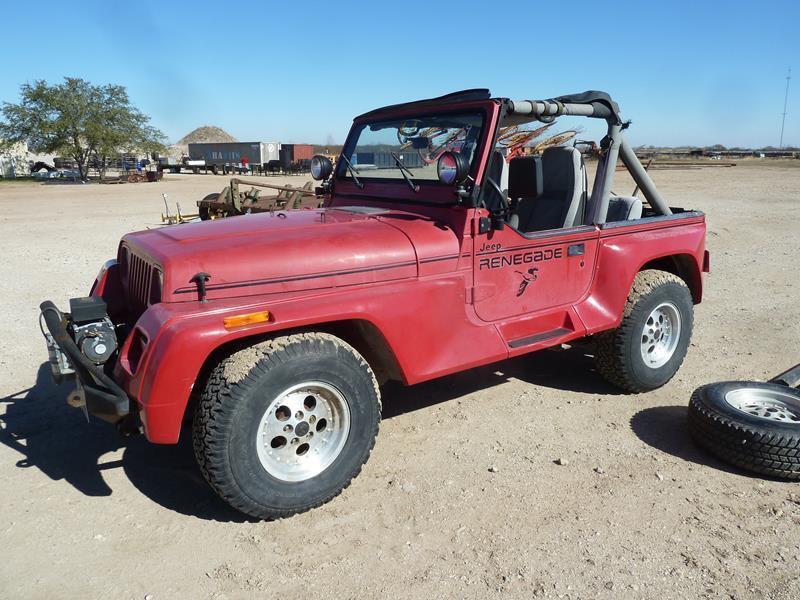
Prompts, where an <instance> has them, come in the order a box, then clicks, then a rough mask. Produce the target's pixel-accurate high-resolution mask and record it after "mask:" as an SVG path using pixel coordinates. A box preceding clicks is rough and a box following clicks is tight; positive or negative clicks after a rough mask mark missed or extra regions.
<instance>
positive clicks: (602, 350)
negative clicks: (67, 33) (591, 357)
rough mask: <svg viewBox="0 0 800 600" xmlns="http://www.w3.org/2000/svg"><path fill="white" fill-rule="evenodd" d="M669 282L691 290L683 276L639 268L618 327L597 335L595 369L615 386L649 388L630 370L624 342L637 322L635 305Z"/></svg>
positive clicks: (629, 389) (640, 389)
mask: <svg viewBox="0 0 800 600" xmlns="http://www.w3.org/2000/svg"><path fill="white" fill-rule="evenodd" d="M669 283H674V284H677V285H680V286H681V287H684V288H686V289H687V291H688V289H689V288H688V286H687V285H686V282H685V281H684V280H683V279H681V278H680V277H678V276H677V275H674V274H672V273H669V272H667V271H659V270H655V269H646V270H644V271H639V272H638V273H637V274H636V277H635V278H634V280H633V285H632V286H631V291H630V293H629V294H628V299H627V300H626V302H625V308H624V310H623V311H622V321H621V322H620V324H619V326H618V327H617V328H616V329H612V330H611V331H605V332H603V333H600V334H598V335H596V336H595V368H596V369H597V372H598V373H599V374H600V375H601V376H602V377H603V378H604V379H605V380H606V381H608V382H609V383H611V384H612V385H615V386H617V387H619V388H622V389H624V390H627V391H629V392H644V391H648V389H649V388H646V387H643V386H641V385H640V384H639V383H638V382H637V381H636V379H635V378H634V377H633V375H632V373H631V372H630V370H629V365H628V363H627V361H626V360H625V358H624V354H625V346H624V344H625V339H626V336H627V335H628V334H629V333H630V331H631V329H632V328H633V327H635V326H636V323H635V322H634V321H632V320H631V319H630V315H631V313H632V312H633V310H634V309H635V308H636V305H637V304H638V303H639V301H640V300H642V299H643V298H645V297H646V296H647V295H648V294H650V293H652V292H653V291H654V290H655V289H656V288H658V287H660V286H662V285H666V284H669ZM683 358H684V357H681V360H680V362H679V363H678V367H680V365H681V364H683ZM676 371H677V369H676Z"/></svg>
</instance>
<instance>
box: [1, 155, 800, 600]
mask: <svg viewBox="0 0 800 600" xmlns="http://www.w3.org/2000/svg"><path fill="white" fill-rule="evenodd" d="M753 163H756V161H753ZM654 179H655V180H656V182H657V183H658V184H659V186H660V188H661V190H662V192H663V193H664V194H665V196H666V197H667V198H668V199H669V200H670V202H671V203H672V204H673V205H679V206H681V205H682V206H685V207H692V208H698V209H702V210H704V211H706V212H707V214H708V225H709V235H708V246H709V248H710V250H711V253H712V254H711V257H712V263H711V264H712V274H711V275H710V276H709V277H707V279H706V282H707V291H706V297H705V300H704V302H703V303H702V304H701V305H699V306H698V307H697V309H696V328H695V337H694V341H693V344H692V347H691V348H690V351H689V355H688V358H687V360H686V362H685V363H684V366H683V368H682V369H681V371H680V372H679V373H678V375H677V377H676V378H675V379H674V380H673V381H672V382H670V383H669V384H668V385H667V386H666V387H664V388H662V389H660V390H657V391H654V392H651V393H648V394H643V395H624V394H620V393H618V392H617V391H616V390H614V389H613V388H611V387H610V386H608V385H607V384H605V383H604V382H603V381H602V380H601V379H600V378H599V377H598V376H597V375H596V374H595V373H594V372H593V370H592V363H591V358H590V357H588V356H587V355H586V354H585V353H584V351H582V350H580V349H569V350H565V351H561V352H555V351H548V352H542V353H539V354H536V355H532V356H527V357H522V358H518V359H515V360H511V361H506V362H502V363H499V364H496V365H492V366H489V367H484V368H479V369H474V370H471V371H468V372H465V373H462V374H458V375H454V376H450V377H446V378H443V379H439V380H436V381H433V382H429V383H426V384H422V385H418V386H415V387H412V388H402V387H400V386H395V385H390V386H388V387H386V388H385V389H384V391H383V396H384V420H383V423H382V426H381V433H380V436H379V438H378V443H377V445H376V447H375V450H374V452H373V454H372V457H371V459H370V461H369V463H368V464H367V466H366V468H365V469H364V471H363V472H362V473H361V475H360V476H359V477H358V478H357V479H356V480H355V481H354V482H353V485H352V486H351V487H350V488H348V489H347V490H346V491H345V492H344V493H343V494H342V495H341V496H339V497H338V498H336V499H335V500H334V501H332V502H331V503H329V504H327V505H325V506H324V507H322V508H320V509H317V510H314V511H311V512H309V513H306V514H303V515H300V516H297V517H294V518H291V519H288V520H283V521H278V522H272V523H262V522H250V521H247V520H244V519H242V518H241V516H240V515H238V514H236V513H234V512H232V511H231V510H229V509H227V508H226V506H225V505H224V504H223V503H222V502H221V501H219V500H217V499H216V497H215V496H214V494H213V493H212V492H211V491H210V490H209V489H208V488H207V486H206V485H205V483H204V481H203V480H202V478H201V476H200V474H199V472H198V470H197V468H196V467H195V466H194V462H193V458H192V452H191V448H190V445H189V444H187V443H182V444H180V445H178V446H154V445H149V444H147V443H146V442H145V441H144V440H143V439H142V438H133V439H122V438H120V437H118V436H117V434H116V432H115V431H114V430H113V428H111V427H109V426H106V425H105V424H103V423H95V422H92V423H90V424H86V423H85V421H84V420H83V417H82V415H81V414H80V412H78V411H75V410H72V409H69V408H68V407H67V406H66V405H65V404H64V399H63V398H64V394H65V393H66V391H67V390H65V389H59V388H56V387H55V386H54V385H53V384H52V383H51V382H50V380H49V373H48V370H47V366H46V364H45V361H46V358H47V356H46V351H45V347H44V343H43V341H42V339H41V335H40V333H39V331H38V327H37V306H38V304H39V302H40V301H41V300H42V299H45V298H51V299H53V300H55V301H56V302H57V303H58V304H60V305H62V306H63V305H65V304H66V300H67V299H68V298H69V297H71V296H77V295H83V294H85V293H86V292H87V290H88V286H89V284H90V283H91V281H92V280H93V278H94V276H95V274H96V272H97V269H98V268H99V266H100V264H101V263H102V262H103V261H104V260H105V259H107V258H109V257H111V256H113V255H114V253H115V250H116V244H117V241H118V239H119V237H120V236H121V235H122V234H123V233H125V232H127V231H130V230H133V229H141V228H143V227H145V226H148V225H155V224H157V222H158V217H159V213H160V212H161V211H162V210H163V203H162V200H161V193H162V192H167V193H168V194H169V196H170V198H171V200H172V201H173V202H174V201H180V202H181V203H182V205H183V206H184V208H186V207H190V206H192V204H193V201H194V200H196V199H198V198H200V197H202V196H204V195H205V194H206V193H208V192H210V191H215V190H216V189H217V188H221V187H222V185H223V183H224V180H223V178H221V177H216V178H215V177H213V176H203V175H199V176H190V175H180V176H177V175H172V176H169V175H168V176H167V177H166V179H165V180H164V181H163V182H161V183H158V184H126V185H114V186H112V185H109V186H103V185H87V186H82V185H39V184H24V183H23V184H9V183H0V255H2V257H3V261H2V262H0V296H2V298H3V307H4V309H3V310H2V311H1V312H0V329H2V331H3V332H4V339H3V342H2V344H0V442H2V444H0V481H2V486H0V505H2V507H3V508H2V512H0V540H2V548H3V560H2V561H0V596H1V597H3V598H48V599H49V598H57V597H63V598H78V597H82V598H89V597H98V598H131V599H142V598H152V600H161V599H165V598H170V599H172V598H192V599H196V598H217V599H222V598H231V599H233V598H246V597H253V596H256V595H258V596H260V597H281V598H310V597H321V598H337V599H339V598H384V597H402V598H418V599H427V598H433V597H453V598H475V599H484V598H487V597H491V596H494V595H499V594H501V593H502V594H503V595H505V596H507V597H514V598H531V597H542V598H615V599H616V598H654V599H655V598H658V599H662V598H737V599H738V598H775V599H784V598H785V599H790V598H798V597H800V575H798V572H799V570H798V566H800V529H799V527H800V487H798V486H797V484H790V483H784V482H778V481H770V480H764V479H761V478H758V477H753V476H750V475H747V474H745V473H742V472H740V471H737V470H735V469H733V468H729V467H727V466H725V465H724V464H722V463H720V462H718V461H716V460H715V459H713V458H711V457H709V456H708V455H707V454H705V453H704V452H702V451H700V450H699V449H697V448H695V446H694V445H693V444H692V443H691V441H690V440H689V438H688V437H687V433H686V427H685V418H686V405H687V402H688V399H689V395H690V393H691V391H692V390H693V389H694V388H695V387H697V386H698V385H700V384H702V383H705V382H708V381H714V380H720V379H733V378H749V379H765V378H768V377H769V376H771V375H773V374H775V373H776V372H778V371H781V370H783V369H784V368H786V367H789V366H791V365H792V364H794V363H795V362H797V361H800V356H798V352H797V348H798V344H797V339H798V337H800V304H799V303H798V302H797V299H798V286H799V285H800V284H798V279H797V264H798V261H799V260H800V242H798V237H797V221H796V219H797V206H798V199H797V195H796V190H798V189H799V188H800V168H796V167H795V166H794V165H793V164H790V163H786V164H780V163H764V162H761V163H756V164H745V165H740V166H738V167H735V168H705V169H700V170H680V171H656V172H654ZM284 181H288V180H284ZM295 181H299V180H295ZM615 187H616V188H617V189H618V190H621V191H622V190H627V189H629V188H631V189H632V187H633V186H632V185H629V183H628V182H624V181H620V182H618V183H617V184H616V186H615ZM186 437H187V436H184V442H185V441H186Z"/></svg>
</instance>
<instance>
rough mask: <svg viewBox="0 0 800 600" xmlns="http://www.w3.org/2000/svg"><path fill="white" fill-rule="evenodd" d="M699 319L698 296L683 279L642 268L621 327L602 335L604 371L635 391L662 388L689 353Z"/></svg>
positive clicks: (598, 360)
mask: <svg viewBox="0 0 800 600" xmlns="http://www.w3.org/2000/svg"><path fill="white" fill-rule="evenodd" d="M693 317H694V305H693V304H692V296H691V294H690V292H689V288H688V287H687V286H686V283H685V282H684V281H683V280H682V279H681V278H680V277H678V276H676V275H673V274H672V273H667V272H665V271H656V270H646V271H640V272H639V273H638V274H637V275H636V278H635V279H634V282H633V286H632V287H631V291H630V294H629V295H628V300H627V302H626V304H625V309H624V311H623V313H622V322H621V323H620V325H619V327H617V328H616V329H614V330H612V331H608V332H605V333H601V334H599V335H597V336H596V352H595V366H596V368H597V371H598V373H600V374H601V375H602V376H603V377H604V378H605V379H606V380H607V381H608V382H610V383H612V384H613V385H616V386H617V387H620V388H622V389H623V390H626V391H629V392H646V391H649V390H653V389H656V388H658V387H661V386H662V385H664V384H665V383H667V382H668V381H669V380H670V379H672V377H673V376H674V375H675V373H676V372H677V371H678V368H679V367H680V366H681V364H682V363H683V359H684V358H685V357H686V351H687V349H688V347H689V342H690V340H691V338H692V326H693Z"/></svg>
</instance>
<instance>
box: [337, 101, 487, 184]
mask: <svg viewBox="0 0 800 600" xmlns="http://www.w3.org/2000/svg"><path fill="white" fill-rule="evenodd" d="M483 124H484V115H483V113H481V112H465V113H447V114H438V115H430V116H420V117H404V118H399V119H388V120H381V121H374V122H372V123H364V124H361V125H358V126H357V127H356V129H355V131H354V133H353V135H352V136H351V137H350V138H349V140H348V143H347V146H345V148H344V150H343V155H344V158H345V159H347V160H340V161H339V165H338V166H337V176H338V177H339V178H342V179H344V178H347V179H351V180H352V179H353V175H355V177H356V178H357V179H358V180H359V181H361V182H364V183H368V184H369V183H374V182H378V181H386V182H389V183H396V182H397V180H400V181H401V182H402V180H403V179H406V178H407V177H410V178H411V180H413V183H414V184H416V183H420V182H423V183H425V182H427V183H429V184H430V183H433V184H435V185H443V184H441V183H439V177H438V174H437V170H436V166H437V161H438V160H439V157H440V156H441V155H442V154H443V153H444V152H447V151H451V152H458V153H460V154H462V155H464V156H466V158H467V162H468V163H469V165H470V170H471V167H472V161H473V160H474V159H475V153H476V152H475V151H476V149H477V146H478V144H479V143H480V140H481V133H482V129H483ZM348 160H349V162H350V166H351V167H352V168H350V167H349V166H348V164H347V161H348ZM398 162H399V165H398ZM404 171H405V175H406V177H404Z"/></svg>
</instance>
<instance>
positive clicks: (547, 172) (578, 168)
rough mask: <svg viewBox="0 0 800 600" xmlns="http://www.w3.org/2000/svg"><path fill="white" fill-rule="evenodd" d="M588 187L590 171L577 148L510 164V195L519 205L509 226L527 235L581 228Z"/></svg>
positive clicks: (518, 159) (547, 152)
mask: <svg viewBox="0 0 800 600" xmlns="http://www.w3.org/2000/svg"><path fill="white" fill-rule="evenodd" d="M520 161H523V162H520ZM537 161H540V162H537ZM515 163H516V164H515ZM586 187H587V177H586V167H585V165H584V163H583V156H582V155H581V153H580V152H579V151H578V150H577V149H576V148H571V147H554V148H548V149H547V150H545V151H544V152H543V153H542V157H541V159H538V157H524V158H516V159H514V160H512V161H511V164H510V169H509V182H508V188H509V189H508V194H509V197H510V198H511V199H512V200H514V201H518V203H517V207H516V210H515V211H514V214H513V215H512V216H511V217H510V218H509V225H511V226H512V227H515V228H516V229H517V230H519V231H521V232H523V233H527V232H531V231H544V230H547V229H562V228H566V227H575V226H576V225H581V224H582V223H583V220H584V210H585V207H586Z"/></svg>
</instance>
